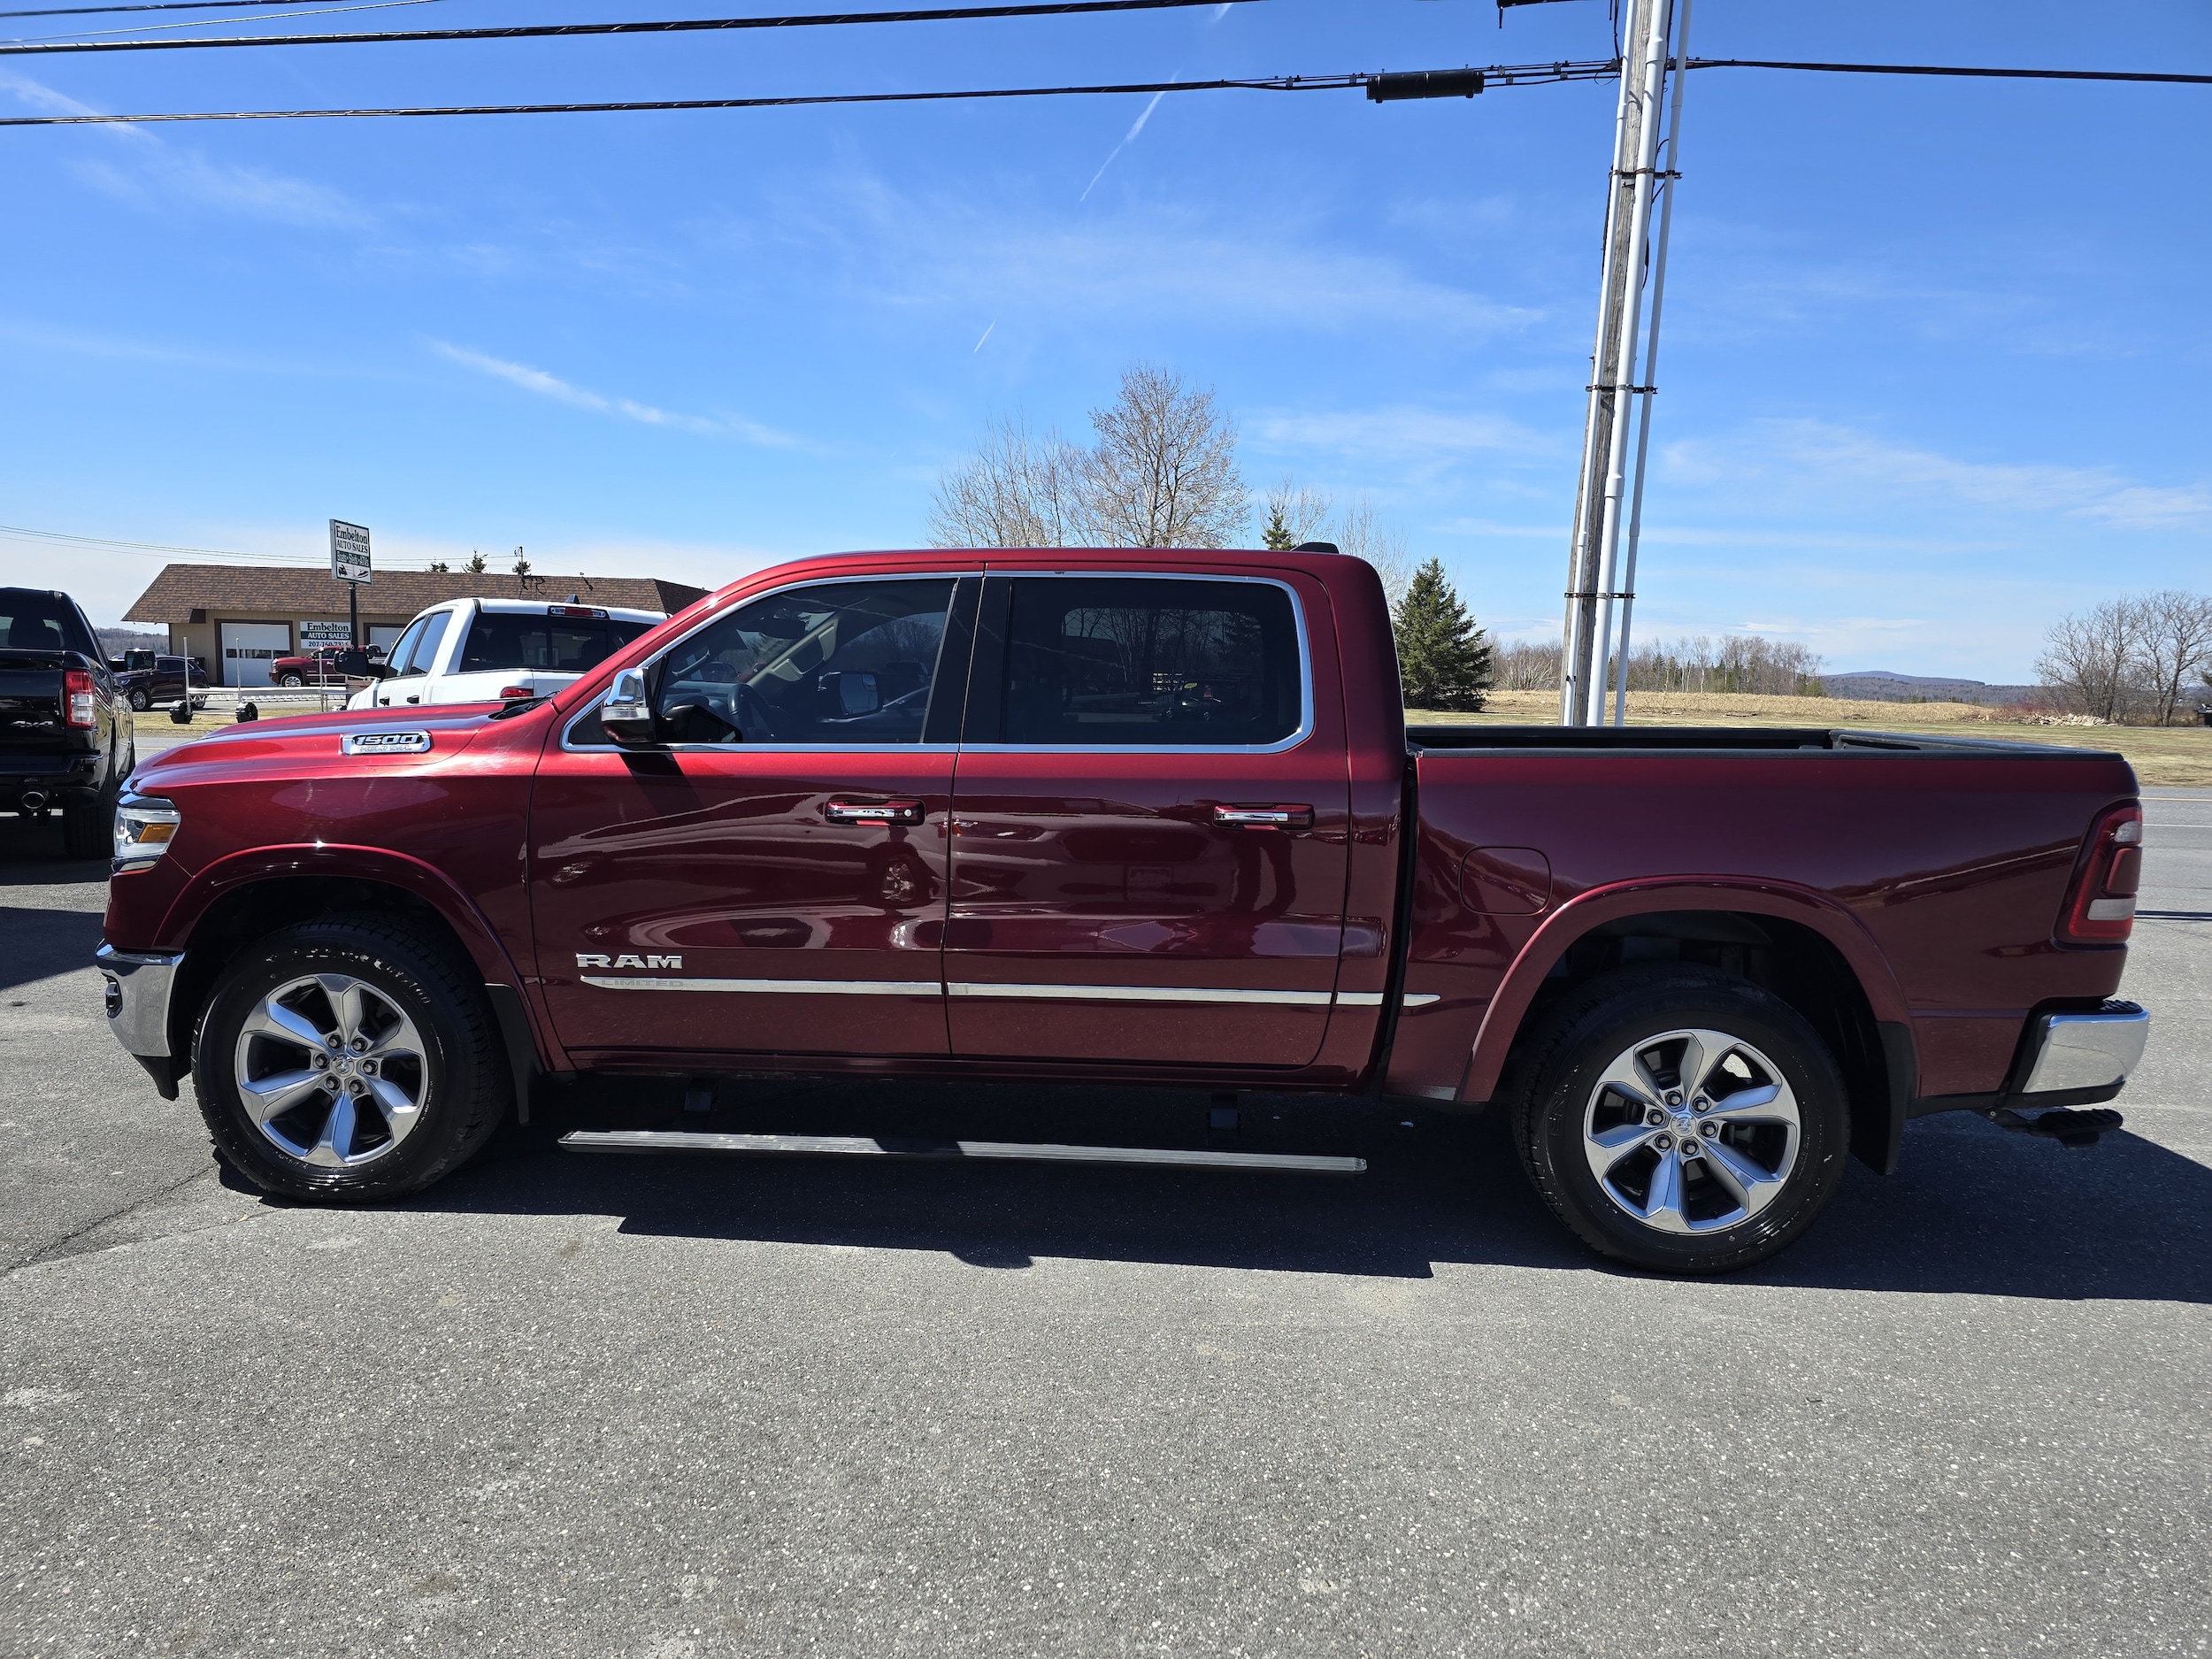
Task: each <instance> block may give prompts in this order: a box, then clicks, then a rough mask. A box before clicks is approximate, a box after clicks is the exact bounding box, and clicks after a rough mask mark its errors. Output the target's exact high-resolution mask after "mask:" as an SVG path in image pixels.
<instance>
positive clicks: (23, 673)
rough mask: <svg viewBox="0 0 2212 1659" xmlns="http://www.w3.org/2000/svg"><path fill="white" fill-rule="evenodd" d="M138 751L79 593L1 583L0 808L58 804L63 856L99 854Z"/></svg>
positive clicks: (38, 814)
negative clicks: (72, 595)
mask: <svg viewBox="0 0 2212 1659" xmlns="http://www.w3.org/2000/svg"><path fill="white" fill-rule="evenodd" d="M136 757H137V749H136V745H135V743H134V741H133V737H132V729H131V712H130V708H129V706H128V704H127V703H126V701H125V700H124V698H123V696H122V695H120V694H119V691H118V688H117V687H116V683H115V673H114V671H113V670H111V668H109V666H108V662H107V658H106V657H104V655H102V653H101V650H100V642H99V640H98V638H97V637H96V635H95V634H93V632H92V625H91V624H90V623H89V622H87V621H86V620H85V614H84V612H83V611H80V610H79V609H78V608H77V602H76V601H75V600H73V599H72V598H70V596H69V595H67V594H62V593H53V592H49V591H46V590H44V589H41V588H0V811H15V812H19V813H21V814H22V815H23V816H24V817H26V818H43V817H44V816H45V815H46V814H47V813H48V812H50V811H52V810H54V809H56V808H57V807H58V808H59V809H60V810H61V822H62V850H63V854H64V856H66V857H70V858H104V857H106V856H108V855H109V854H110V853H111V851H112V850H113V846H114V833H115V802H116V797H117V796H118V795H119V794H121V792H122V787H123V780H124V779H126V778H127V777H128V776H130V772H131V767H132V766H133V764H135V761H136Z"/></svg>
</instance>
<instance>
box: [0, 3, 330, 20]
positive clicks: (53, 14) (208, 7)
mask: <svg viewBox="0 0 2212 1659" xmlns="http://www.w3.org/2000/svg"><path fill="white" fill-rule="evenodd" d="M296 4H299V0H160V3H159V4H155V5H134V6H48V7H45V8H43V9H42V10H40V11H36V12H0V18H82V17H91V16H93V15H94V14H95V13H99V12H216V11H224V10H227V11H232V12H235V11H238V10H239V9H240V8H241V7H244V6H288V5H296Z"/></svg>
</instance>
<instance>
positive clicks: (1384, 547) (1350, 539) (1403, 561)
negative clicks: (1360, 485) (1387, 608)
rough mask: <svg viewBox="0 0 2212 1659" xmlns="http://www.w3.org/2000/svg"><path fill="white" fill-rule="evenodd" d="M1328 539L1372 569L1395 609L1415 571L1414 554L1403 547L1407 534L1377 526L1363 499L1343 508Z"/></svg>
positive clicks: (1368, 503) (1369, 508) (1387, 527)
mask: <svg viewBox="0 0 2212 1659" xmlns="http://www.w3.org/2000/svg"><path fill="white" fill-rule="evenodd" d="M1329 540H1331V541H1333V542H1335V543H1336V545H1337V549H1338V550H1339V551H1340V552H1344V553H1348V554H1350V555H1351V556H1352V557H1354V558H1360V559H1365V560H1366V561H1367V562H1368V563H1369V564H1370V565H1373V566H1374V567H1375V573H1376V574H1377V575H1378V576H1380V577H1381V578H1382V585H1383V592H1384V593H1386V594H1387V595H1389V596H1390V603H1391V604H1392V606H1393V607H1395V606H1396V604H1397V603H1398V601H1399V600H1401V599H1402V598H1404V597H1405V592H1406V589H1407V588H1409V587H1410V586H1411V585H1412V582H1413V572H1414V565H1413V555H1412V554H1411V553H1410V552H1409V551H1408V550H1407V548H1406V534H1405V532H1404V531H1402V530H1400V529H1396V528H1394V527H1392V526H1385V525H1383V524H1381V523H1379V521H1378V520H1377V518H1376V517H1375V506H1374V503H1372V502H1370V501H1367V500H1365V499H1362V500H1361V502H1360V503H1359V504H1358V505H1357V506H1356V507H1348V508H1346V509H1345V511H1344V513H1343V516H1342V517H1341V518H1338V519H1337V520H1336V522H1335V524H1334V525H1333V526H1331V533H1330V536H1329Z"/></svg>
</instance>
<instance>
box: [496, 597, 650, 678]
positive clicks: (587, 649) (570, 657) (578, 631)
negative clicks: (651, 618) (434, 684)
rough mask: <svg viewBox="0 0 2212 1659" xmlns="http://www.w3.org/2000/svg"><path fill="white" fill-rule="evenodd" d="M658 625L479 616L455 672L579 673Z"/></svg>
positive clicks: (511, 613) (499, 614) (512, 615)
mask: <svg viewBox="0 0 2212 1659" xmlns="http://www.w3.org/2000/svg"><path fill="white" fill-rule="evenodd" d="M656 626H658V624H657V623H651V622H620V621H617V620H615V619H613V618H606V619H603V620H602V619H597V618H591V619H583V618H573V617H545V616H530V615H527V614H524V613H518V612H515V611H478V612H477V614H476V620H475V621H474V622H473V623H472V624H471V625H470V627H469V637H468V643H467V644H466V645H465V646H463V647H462V649H461V661H460V664H459V665H458V667H457V668H456V669H455V671H454V672H457V673H462V674H471V673H477V672H488V671H491V670H494V669H507V668H521V669H531V670H535V671H539V672H544V673H549V674H580V673H583V672H585V671H587V670H588V669H593V668H596V667H598V666H599V664H601V663H603V662H604V661H605V660H606V659H607V657H610V656H611V655H612V654H613V653H614V652H616V651H618V650H619V649H621V648H622V647H624V646H626V645H627V644H628V643H629V642H630V641H632V640H634V639H636V638H637V637H638V636H639V635H640V634H644V633H647V632H648V631H649V630H650V629H652V628H654V627H656Z"/></svg>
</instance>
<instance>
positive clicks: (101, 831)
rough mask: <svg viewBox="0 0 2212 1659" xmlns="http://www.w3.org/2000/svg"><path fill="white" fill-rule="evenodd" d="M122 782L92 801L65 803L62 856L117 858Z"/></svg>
mask: <svg viewBox="0 0 2212 1659" xmlns="http://www.w3.org/2000/svg"><path fill="white" fill-rule="evenodd" d="M122 793H123V791H122V786H121V782H120V780H118V781H116V782H114V783H111V784H110V785H108V787H106V788H104V789H103V790H101V791H100V793H99V795H96V797H95V798H93V799H92V800H89V801H65V802H64V803H62V809H61V856H63V857H65V858H110V857H112V856H114V854H115V803H116V801H117V800H118V799H119V797H120V796H121V795H122Z"/></svg>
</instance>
